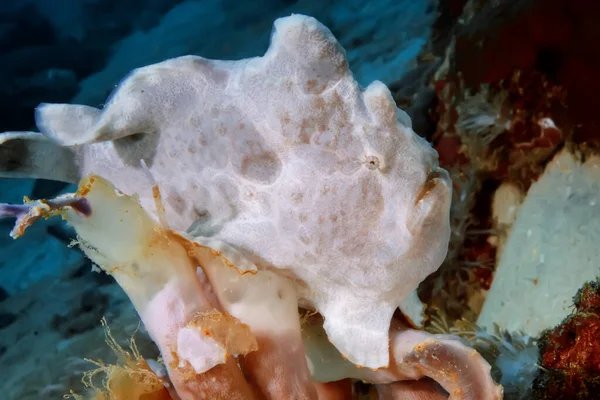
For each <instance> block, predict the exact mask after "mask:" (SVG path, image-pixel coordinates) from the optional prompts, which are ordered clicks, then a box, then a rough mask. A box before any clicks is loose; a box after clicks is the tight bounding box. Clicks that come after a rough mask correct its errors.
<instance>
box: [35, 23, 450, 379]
mask: <svg viewBox="0 0 600 400" xmlns="http://www.w3.org/2000/svg"><path fill="white" fill-rule="evenodd" d="M36 121H37V125H38V127H39V129H40V130H41V132H42V133H43V134H44V135H46V136H47V137H48V138H50V139H51V140H52V141H54V142H55V143H57V144H60V145H63V146H75V145H77V147H72V149H73V151H74V153H75V154H76V156H75V160H76V162H77V163H78V166H79V167H78V168H79V171H78V172H79V173H80V174H81V175H87V174H90V173H97V174H100V175H102V176H103V177H105V178H107V179H108V180H110V181H111V182H113V183H114V184H115V185H116V186H117V187H118V188H120V189H122V190H123V191H125V192H126V193H128V194H133V193H137V194H138V195H139V198H140V202H141V204H142V206H143V207H144V208H145V209H146V210H148V211H150V212H151V213H154V215H155V216H156V210H155V207H154V206H155V205H154V199H153V198H152V191H151V187H152V184H153V183H157V184H158V186H159V187H160V189H161V192H162V193H163V194H164V205H165V208H166V214H167V220H168V221H169V223H170V224H171V227H172V228H175V229H177V230H186V229H188V227H190V225H192V223H194V228H193V229H194V234H195V235H196V236H204V237H214V238H215V239H218V240H221V241H223V242H225V243H228V244H229V245H231V246H233V247H235V248H236V249H237V250H239V251H240V252H242V253H243V254H244V255H245V256H246V257H247V258H249V259H250V260H251V261H253V262H254V263H255V264H256V265H257V266H258V267H259V268H260V269H272V270H278V271H280V272H281V273H282V274H284V275H286V276H290V277H291V278H293V280H294V282H295V284H296V290H297V291H298V293H299V295H300V297H301V300H302V304H303V305H305V306H307V307H311V308H314V309H316V310H318V311H319V312H320V313H321V314H322V315H324V317H325V329H326V331H327V333H328V335H329V338H330V340H331V341H332V342H333V343H334V344H335V346H336V347H337V348H338V349H339V350H340V351H341V352H342V353H343V354H344V355H345V356H346V357H347V358H348V359H350V360H351V361H353V362H354V363H356V364H358V365H363V366H367V367H370V368H379V367H385V366H387V365H388V362H389V358H388V349H387V343H388V328H389V324H390V319H391V316H392V314H393V312H394V310H395V309H396V308H397V307H398V306H399V305H400V304H401V303H402V302H403V301H404V299H405V298H406V297H407V296H408V295H409V294H410V293H411V291H413V290H414V289H415V288H416V287H417V286H418V284H419V283H420V282H421V281H422V280H423V279H424V278H425V277H426V276H427V275H429V274H430V273H432V272H434V271H435V270H436V269H437V268H438V267H439V265H440V264H441V262H442V261H443V259H444V257H445V255H446V250H447V244H448V239H449V233H450V231H449V229H450V228H449V218H448V211H449V203H450V191H451V189H450V184H449V179H448V175H447V173H446V172H445V171H443V170H441V169H439V168H438V164H437V154H436V152H435V151H434V150H433V149H432V148H431V147H430V145H429V144H428V143H427V142H426V141H424V140H423V139H421V138H419V137H418V136H417V135H416V134H415V133H414V132H413V131H412V129H411V127H410V120H409V118H408V116H407V115H406V114H405V113H404V112H402V111H400V110H398V109H397V108H396V107H395V103H394V101H393V99H392V96H391V94H390V92H389V90H388V89H387V87H385V86H384V85H383V84H382V83H380V82H373V83H372V84H371V85H369V86H368V87H367V88H366V89H364V90H362V89H361V88H360V87H359V86H358V84H357V82H356V81H355V80H354V79H353V77H352V74H351V72H350V71H349V69H348V64H347V60H346V56H345V53H344V51H343V49H342V48H341V47H340V45H339V43H338V42H337V41H336V39H335V38H334V37H333V35H332V34H331V32H330V31H329V30H328V29H327V28H326V27H324V26H323V25H321V24H320V23H319V22H317V21H316V20H315V19H313V18H309V17H305V16H301V15H294V16H291V17H288V18H282V19H279V20H277V21H276V22H275V29H274V32H273V35H272V39H271V45H270V47H269V50H268V51H267V53H266V54H265V55H264V56H263V57H259V58H253V59H247V60H242V61H212V60H206V59H204V58H201V57H191V56H188V57H181V58H176V59H172V60H168V61H165V62H162V63H160V64H156V65H151V66H148V67H144V68H140V69H138V70H135V71H134V72H133V73H132V74H131V75H130V76H129V77H127V78H126V79H125V80H124V81H123V82H122V83H121V84H120V86H119V87H118V89H117V90H116V92H115V93H114V94H113V96H112V98H111V99H110V100H109V101H108V102H107V105H106V107H105V108H104V110H102V111H101V110H98V109H95V108H91V107H86V106H74V105H51V104H46V105H42V106H40V107H39V108H38V110H37V114H36ZM142 160H143V161H144V162H145V164H146V165H147V169H145V168H142V167H141V161H142Z"/></svg>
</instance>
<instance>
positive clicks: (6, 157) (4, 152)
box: [0, 139, 29, 172]
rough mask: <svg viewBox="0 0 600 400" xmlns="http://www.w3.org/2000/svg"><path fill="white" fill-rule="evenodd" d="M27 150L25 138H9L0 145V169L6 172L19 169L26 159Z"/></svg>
mask: <svg viewBox="0 0 600 400" xmlns="http://www.w3.org/2000/svg"><path fill="white" fill-rule="evenodd" d="M28 154H29V150H28V148H27V143H26V140H22V139H15V140H9V141H8V142H6V143H5V144H3V145H1V146H0V170H1V171H6V172H14V171H20V170H22V168H23V166H24V165H23V164H24V162H25V160H27V159H28V158H29V157H28Z"/></svg>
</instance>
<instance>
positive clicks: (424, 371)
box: [302, 322, 502, 400]
mask: <svg viewBox="0 0 600 400" xmlns="http://www.w3.org/2000/svg"><path fill="white" fill-rule="evenodd" d="M302 333H303V338H304V345H305V349H306V353H307V358H308V360H309V366H310V368H311V374H312V375H313V378H314V379H315V380H316V381H318V382H331V381H338V380H340V379H344V378H353V379H359V380H363V381H365V382H370V383H375V384H378V385H387V384H392V383H394V382H398V381H416V380H420V379H422V378H425V377H428V378H431V379H433V380H434V381H436V382H437V383H438V384H439V385H440V386H441V387H442V388H443V389H444V390H445V391H446V392H447V393H448V394H449V397H448V398H449V399H453V400H467V399H469V400H499V399H502V387H501V386H499V385H497V384H496V383H495V382H494V381H493V379H492V377H491V375H490V365H489V364H488V363H487V362H486V361H485V360H484V359H483V358H482V357H481V356H480V355H479V354H478V353H477V352H476V351H475V350H473V349H472V348H469V347H467V346H465V345H464V344H463V343H462V342H461V341H460V339H459V338H457V337H455V336H451V335H432V334H430V333H427V332H424V331H418V330H414V329H409V328H407V327H406V326H403V325H401V324H399V323H397V322H394V326H393V327H392V329H391V330H390V359H391V362H390V366H389V367H388V368H382V369H379V370H376V371H373V370H371V369H368V368H357V367H356V366H355V365H353V364H352V363H350V362H348V361H347V360H345V359H344V358H343V357H342V356H341V355H340V354H339V353H338V352H337V351H336V350H335V348H333V346H331V344H330V343H329V342H328V341H327V338H326V336H325V335H324V333H323V332H322V331H320V327H319V325H318V324H316V325H314V324H309V325H306V326H304V327H303V331H302ZM387 389H390V388H389V387H388V388H387ZM387 389H386V390H387ZM406 389H407V388H406V387H405V386H403V385H400V386H398V387H397V388H396V389H395V390H393V393H398V396H399V395H400V394H399V393H402V391H403V390H406ZM407 392H408V393H410V391H407ZM407 395H408V394H407ZM399 398H402V397H399ZM408 398H410V397H408ZM417 398H418V397H417ZM434 398H435V397H434Z"/></svg>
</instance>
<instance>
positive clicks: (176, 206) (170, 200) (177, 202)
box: [166, 192, 186, 214]
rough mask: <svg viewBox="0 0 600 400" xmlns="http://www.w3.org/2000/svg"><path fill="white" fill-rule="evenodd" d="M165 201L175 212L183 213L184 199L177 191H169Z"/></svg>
mask: <svg viewBox="0 0 600 400" xmlns="http://www.w3.org/2000/svg"><path fill="white" fill-rule="evenodd" d="M166 203H167V204H169V205H170V206H171V207H172V208H173V210H174V211H175V212H176V213H177V214H183V212H184V211H185V208H186V207H185V200H184V199H183V197H181V196H180V195H179V193H177V192H170V193H169V194H168V195H167V199H166Z"/></svg>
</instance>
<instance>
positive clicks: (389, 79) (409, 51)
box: [0, 0, 600, 400]
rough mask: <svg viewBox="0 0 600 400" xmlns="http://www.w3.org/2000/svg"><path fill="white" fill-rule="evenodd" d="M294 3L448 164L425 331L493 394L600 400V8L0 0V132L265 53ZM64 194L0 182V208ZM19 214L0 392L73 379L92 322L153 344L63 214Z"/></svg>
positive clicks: (493, 1) (86, 353)
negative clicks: (458, 345) (447, 209)
mask: <svg viewBox="0 0 600 400" xmlns="http://www.w3.org/2000/svg"><path fill="white" fill-rule="evenodd" d="M296 13H297V14H305V15H310V16H313V17H315V18H316V19H318V20H319V21H320V22H321V23H322V24H324V25H325V26H326V27H328V28H329V29H330V30H331V32H332V33H333V34H334V35H335V37H336V38H337V39H338V41H339V42H340V44H341V45H342V47H343V48H344V49H345V51H346V54H347V58H348V61H349V66H350V70H351V71H352V72H353V74H354V77H355V79H356V80H357V81H358V82H359V83H360V85H361V86H363V87H366V86H367V85H368V84H369V83H371V82H372V81H374V80H379V81H382V82H383V83H385V84H386V85H387V86H388V87H389V88H390V90H391V92H392V95H393V97H394V100H395V101H396V104H397V106H398V107H399V108H401V109H403V110H405V111H406V112H407V113H408V115H409V116H410V117H411V119H412V128H413V130H414V131H415V132H416V133H417V134H418V135H419V136H421V137H423V138H425V139H427V140H428V141H429V142H430V143H432V145H433V146H434V148H435V149H436V150H437V152H438V154H439V158H440V165H441V166H442V167H443V168H445V169H446V170H448V171H449V173H450V177H451V178H452V181H453V189H454V193H453V202H452V206H451V215H450V218H451V227H452V233H451V239H450V248H449V252H448V256H447V257H446V260H445V261H444V263H443V264H442V266H441V268H440V269H439V271H438V272H436V273H434V274H432V275H431V276H430V277H429V278H428V279H426V280H425V281H424V282H423V283H422V284H421V286H420V288H419V295H420V298H421V300H422V301H423V302H424V303H425V304H426V305H427V311H426V314H427V317H428V320H429V322H428V325H427V326H426V329H428V330H429V331H430V332H435V333H440V332H443V333H453V334H456V335H459V336H461V337H462V338H463V339H464V340H465V341H467V342H469V343H470V344H471V345H472V346H473V347H475V348H476V349H477V350H478V351H479V352H480V353H481V354H482V355H483V356H484V358H485V359H486V360H487V361H488V362H489V363H490V364H491V365H492V376H493V377H494V379H495V380H496V381H497V382H499V383H501V384H502V385H503V386H504V398H508V399H510V398H514V399H529V398H536V399H543V398H552V399H563V398H564V399H570V398H589V399H594V398H600V394H598V393H600V392H599V391H598V390H600V365H598V363H597V362H596V361H595V360H597V357H598V356H599V355H600V353H599V352H600V346H599V345H600V330H599V329H598V327H599V326H600V316H599V315H600V314H597V313H598V312H600V300H598V299H600V294H599V293H600V292H599V290H598V287H597V285H596V284H588V285H587V286H585V287H584V289H582V290H581V291H580V288H582V287H583V286H584V284H586V282H593V281H595V279H596V278H597V276H598V272H600V209H599V208H597V207H596V205H597V204H598V206H599V207H600V201H597V200H600V162H598V156H597V154H598V150H599V148H600V147H599V145H600V134H599V132H600V130H599V129H600V117H598V113H597V110H598V107H600V96H599V95H598V93H600V73H599V72H600V45H598V43H600V28H598V25H597V21H598V20H599V19H600V6H599V4H598V3H595V2H593V1H583V0H573V1H569V0H562V1H561V0H522V1H516V0H515V1H510V0H469V1H467V0H437V1H436V0H370V1H363V0H297V1H294V0H254V1H252V2H247V1H238V0H10V1H9V0H5V1H3V2H2V4H0V132H13V131H33V130H35V129H36V128H35V120H34V116H35V113H34V110H35V108H36V107H37V106H38V105H39V104H40V103H74V104H84V105H89V106H93V107H97V108H102V107H103V105H104V102H105V101H106V99H107V98H108V97H109V96H110V94H111V93H112V92H113V90H114V89H115V87H117V85H118V84H119V82H120V81H121V80H122V79H123V78H124V77H126V76H127V75H128V74H129V72H130V71H132V70H133V69H135V68H138V67H142V66H147V65H150V64H153V63H158V62H161V61H163V60H166V59H169V58H173V57H178V56H182V55H189V54H191V55H199V56H202V57H206V58H210V59H219V60H238V59H243V58H250V57H257V56H262V55H263V54H264V53H265V51H266V49H267V47H268V45H269V39H270V35H271V32H272V26H273V21H274V20H276V19H277V18H280V17H284V16H289V15H291V14H296ZM10 159H11V154H8V153H7V151H5V150H4V151H3V150H2V147H1V145H0V166H2V168H5V169H6V168H8V167H10V162H14V161H9V160H10ZM564 171H567V172H564ZM74 190H75V186H73V185H70V184H67V183H62V182H55V181H50V180H43V179H37V180H34V179H24V178H21V179H19V178H16V179H4V178H0V203H22V201H23V196H27V197H28V198H31V199H41V198H52V197H55V196H57V195H59V194H62V193H69V192H73V191H74ZM13 222H14V221H13V220H11V219H0V374H1V375H2V377H3V380H2V383H0V388H1V389H2V390H1V391H0V393H2V394H1V395H0V398H2V399H4V398H6V399H11V400H12V399H19V400H25V399H27V400H28V399H60V398H63V395H64V394H67V393H69V392H70V391H71V390H73V391H75V392H82V391H83V389H84V385H83V383H82V382H81V379H82V377H83V376H84V374H85V372H86V371H89V370H90V369H93V367H94V366H93V365H92V366H90V363H89V361H86V360H84V359H92V360H103V361H105V362H112V361H114V358H115V356H114V354H113V351H112V350H111V348H110V347H109V346H106V345H105V343H104V340H105V330H104V327H103V324H101V320H102V319H103V318H106V321H107V322H108V324H109V326H111V327H113V329H112V331H113V332H112V333H113V335H114V336H115V337H116V338H117V340H118V341H119V342H120V343H122V344H126V343H127V340H128V339H129V338H131V337H132V335H134V334H135V337H136V343H137V346H138V348H139V349H140V351H141V353H142V354H143V355H144V356H146V357H156V356H158V351H157V349H156V347H155V346H154V345H153V343H152V342H151V340H150V339H149V338H148V337H147V335H146V333H145V330H144V327H143V326H141V325H140V322H139V318H138V316H137V314H136V312H135V310H134V309H133V307H132V306H131V304H130V302H129V300H128V298H127V296H126V294H125V293H123V291H122V289H121V288H120V287H119V286H118V285H117V284H116V283H115V282H114V280H113V278H112V277H110V276H108V275H106V274H104V273H98V271H97V269H96V268H95V267H94V266H93V265H92V262H91V261H90V260H89V259H88V258H86V257H85V256H84V254H83V253H82V252H81V250H80V249H79V248H78V247H76V246H74V245H72V241H73V239H74V238H75V232H74V231H73V230H72V229H71V228H69V227H68V226H66V224H65V223H64V222H63V221H61V219H60V218H54V219H49V220H47V221H41V222H39V223H37V224H36V225H34V226H32V227H31V228H30V229H28V231H27V233H26V235H25V236H24V237H23V238H21V239H19V240H13V239H12V238H11V237H10V235H9V233H10V231H11V229H12V227H13ZM576 295H577V296H576ZM486 299H487V303H486ZM596 301H597V302H596ZM507 304H508V305H507ZM560 324H562V326H559V328H556V329H555V330H553V329H554V328H555V327H556V326H557V325H560ZM486 329H487V330H486ZM363 389H364V393H361V396H369V389H368V388H367V389H365V388H363ZM371 395H372V393H371ZM363 398H369V397H363ZM371 398H372V397H371Z"/></svg>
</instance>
